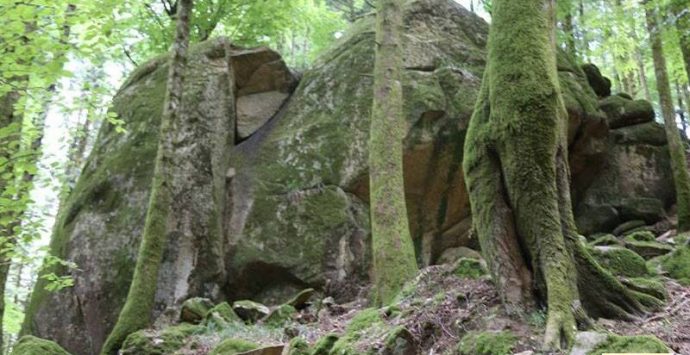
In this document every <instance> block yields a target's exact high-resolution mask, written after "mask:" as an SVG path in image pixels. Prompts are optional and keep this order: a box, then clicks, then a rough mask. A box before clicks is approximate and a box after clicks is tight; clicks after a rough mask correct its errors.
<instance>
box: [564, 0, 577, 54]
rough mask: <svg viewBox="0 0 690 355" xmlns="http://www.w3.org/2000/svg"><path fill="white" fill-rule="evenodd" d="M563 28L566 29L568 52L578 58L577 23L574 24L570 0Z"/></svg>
mask: <svg viewBox="0 0 690 355" xmlns="http://www.w3.org/2000/svg"><path fill="white" fill-rule="evenodd" d="M563 30H564V31H565V44H566V49H567V51H568V54H570V56H571V57H573V58H577V46H576V44H575V25H574V24H573V14H572V6H570V1H568V13H567V14H566V15H565V19H564V21H563Z"/></svg>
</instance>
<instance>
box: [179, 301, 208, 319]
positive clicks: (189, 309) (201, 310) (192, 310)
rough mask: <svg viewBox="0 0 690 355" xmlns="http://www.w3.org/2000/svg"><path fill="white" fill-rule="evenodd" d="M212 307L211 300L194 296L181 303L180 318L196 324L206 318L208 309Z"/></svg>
mask: <svg viewBox="0 0 690 355" xmlns="http://www.w3.org/2000/svg"><path fill="white" fill-rule="evenodd" d="M211 308H213V302H211V300H210V299H208V298H202V297H194V298H190V299H188V300H186V301H184V303H182V310H181V311H180V320H181V321H183V322H188V323H193V324H198V323H201V321H203V320H204V318H206V315H207V314H208V311H209V310H211Z"/></svg>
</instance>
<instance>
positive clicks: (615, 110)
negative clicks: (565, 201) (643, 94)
mask: <svg viewBox="0 0 690 355" xmlns="http://www.w3.org/2000/svg"><path fill="white" fill-rule="evenodd" d="M600 107H601V108H602V110H603V111H604V112H605V113H606V115H607V121H608V122H609V125H610V130H608V137H607V138H606V139H605V140H603V141H602V142H603V143H604V147H605V149H604V150H603V152H604V159H602V160H598V162H599V164H598V166H597V167H595V168H594V169H593V168H591V167H587V168H585V169H584V171H583V172H582V173H580V176H579V179H576V178H577V177H578V176H576V175H573V178H574V180H573V189H574V196H575V199H574V212H575V217H576V223H577V226H578V229H579V231H580V233H582V234H585V235H588V234H592V233H595V232H612V231H613V230H614V228H615V227H616V226H618V225H620V224H621V223H624V222H628V221H633V220H642V221H644V222H646V223H648V224H653V223H655V222H658V221H659V220H661V219H663V218H664V217H665V211H666V209H668V208H669V207H671V205H672V204H673V202H674V201H675V191H674V188H673V180H672V176H671V173H670V172H671V163H670V157H669V153H668V146H667V142H666V134H665V132H664V128H663V126H662V125H660V124H658V123H656V122H654V121H653V119H654V111H653V109H652V106H651V104H649V103H648V102H646V101H644V100H632V99H629V98H627V97H626V96H625V95H614V96H609V97H606V98H603V99H602V100H601V101H600Z"/></svg>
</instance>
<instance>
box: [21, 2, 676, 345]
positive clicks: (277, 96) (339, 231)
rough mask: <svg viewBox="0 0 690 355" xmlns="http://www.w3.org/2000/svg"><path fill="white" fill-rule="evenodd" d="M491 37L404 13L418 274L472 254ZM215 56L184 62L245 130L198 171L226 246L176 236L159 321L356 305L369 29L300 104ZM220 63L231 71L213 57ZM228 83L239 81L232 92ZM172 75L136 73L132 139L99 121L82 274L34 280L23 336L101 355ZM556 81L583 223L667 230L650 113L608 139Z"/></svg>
mask: <svg viewBox="0 0 690 355" xmlns="http://www.w3.org/2000/svg"><path fill="white" fill-rule="evenodd" d="M487 37H488V25H487V24H486V23H485V22H484V21H483V20H481V19H480V18H478V17H477V16H475V15H473V14H472V13H470V12H469V11H466V10H465V9H463V8H462V7H461V6H460V5H458V4H456V3H455V2H454V1H451V0H417V1H413V2H411V3H410V4H409V5H408V6H407V8H406V16H405V36H404V39H405V57H404V66H405V69H406V70H405V78H404V83H403V84H404V97H405V115H406V120H407V123H408V133H407V137H406V139H405V151H404V169H405V188H406V199H407V205H408V212H409V220H410V229H411V232H412V235H413V238H414V240H415V246H416V250H417V255H418V260H419V262H420V264H423V265H428V264H433V263H435V262H436V260H437V259H438V258H439V257H440V256H441V254H442V253H443V251H444V250H446V249H448V248H454V247H459V246H467V245H472V244H473V243H474V242H475V241H474V240H473V239H472V238H471V237H470V227H471V219H470V208H469V202H468V196H467V192H466V191H465V186H464V180H463V173H462V171H461V162H462V152H463V144H464V134H465V131H466V127H467V124H468V122H469V118H470V116H471V114H472V110H473V106H474V101H475V98H476V93H477V90H478V88H479V85H480V81H481V74H482V70H483V67H484V65H485V61H484V57H485V49H484V48H485V46H486V40H487ZM219 43H224V42H223V41H222V40H220V41H215V42H209V43H206V44H202V45H199V46H197V47H194V48H193V49H192V53H193V54H192V58H191V59H190V63H192V66H193V67H194V68H196V69H195V70H197V71H198V75H199V76H200V77H201V78H205V79H207V80H208V82H209V83H211V84H209V87H210V89H209V90H208V91H207V92H206V94H205V96H204V98H203V99H198V100H194V98H193V97H190V98H188V100H187V102H188V103H189V105H191V106H190V107H189V108H188V109H189V111H190V112H198V116H196V119H197V120H199V121H202V120H203V119H204V117H205V116H206V115H208V114H209V113H210V112H215V111H214V110H215V109H214V107H216V106H217V105H218V103H224V104H227V103H228V102H233V105H234V108H235V112H236V113H237V115H236V116H234V115H228V119H231V117H236V120H235V121H234V122H230V123H229V124H230V125H231V126H232V127H234V129H235V131H236V132H237V136H236V137H235V139H234V143H235V146H233V147H228V149H227V151H226V153H225V154H221V155H220V156H216V155H214V157H215V158H214V159H215V160H214V161H213V162H211V163H209V165H207V167H208V169H202V170H203V174H208V173H209V171H207V170H210V169H211V168H210V167H212V166H216V165H214V164H216V163H218V161H221V162H222V164H227V166H228V167H229V168H228V169H227V172H226V173H225V176H224V177H225V186H223V188H218V189H216V190H214V191H226V193H225V195H224V196H217V195H213V194H206V195H203V196H202V197H199V198H198V199H200V198H205V199H206V200H207V201H208V203H209V204H211V203H215V204H217V203H218V202H219V201H222V202H223V203H224V206H225V207H224V209H223V212H222V213H221V214H222V216H213V217H214V218H216V217H217V218H219V219H220V220H221V221H222V222H221V223H220V224H222V226H218V228H220V235H221V236H222V238H221V239H222V240H220V241H216V242H213V243H210V242H208V240H209V238H210V237H209V235H207V233H206V232H204V231H198V230H192V232H191V233H192V235H193V237H192V238H186V237H184V238H183V237H180V236H179V235H178V236H177V237H175V236H172V237H171V243H170V245H169V246H168V250H167V251H166V254H165V256H164V267H163V268H162V269H163V271H162V273H161V275H160V281H159V285H158V289H159V294H158V295H157V308H156V310H155V312H154V313H155V314H154V315H156V316H157V315H159V314H161V313H162V312H163V311H164V309H165V308H166V307H168V306H172V305H174V304H179V303H180V302H181V301H183V300H185V299H187V298H189V297H207V298H210V299H212V300H214V301H224V300H228V301H234V300H240V299H254V300H257V301H260V302H266V303H269V304H276V303H280V302H284V301H286V297H287V296H289V295H292V294H294V293H296V291H299V290H302V289H304V288H307V287H314V288H316V289H319V290H321V291H324V292H325V293H327V294H331V295H333V296H334V297H336V299H338V300H347V299H350V298H352V297H354V296H356V295H357V294H358V293H359V292H360V286H362V285H364V284H365V283H366V281H367V279H368V271H369V267H368V265H369V262H368V260H369V254H370V250H369V217H368V214H369V212H368V179H369V177H368V174H367V155H368V154H367V141H368V129H369V113H370V107H371V100H372V95H371V91H372V84H373V77H372V71H373V63H374V17H373V16H367V17H365V18H363V19H362V20H360V21H359V22H357V23H356V24H354V25H353V28H352V30H351V31H350V32H349V33H348V34H347V35H345V36H344V37H343V38H342V39H340V40H339V42H338V43H336V44H335V45H334V46H333V48H332V49H331V50H330V51H328V52H327V53H325V54H324V55H322V56H321V58H320V59H319V60H318V61H317V63H316V64H315V65H314V67H313V68H312V69H311V70H309V71H307V72H306V73H304V75H303V77H302V79H301V81H300V83H299V86H298V87H297V88H296V89H295V91H294V93H291V92H292V90H293V89H294V88H295V86H296V84H297V79H296V77H295V75H294V74H293V73H291V72H290V70H289V69H288V68H287V67H286V66H285V64H284V62H283V61H282V60H281V59H280V56H279V55H278V54H277V53H275V52H273V51H271V50H268V49H265V48H262V49H250V50H248V49H240V48H231V49H230V50H228V49H227V48H226V49H223V48H225V47H224V45H222V46H221V45H220V44H219ZM219 52H222V53H223V54H222V55H219V54H218V53H219ZM226 56H228V57H229V58H230V59H231V60H230V61H227V60H219V58H224V57H226ZM214 58H215V59H214ZM229 71H232V73H233V77H234V83H227V82H226V81H227V79H226V78H227V77H228V75H227V73H228V72H229ZM166 72H167V70H166V65H165V58H164V57H161V58H158V59H155V60H153V61H151V62H149V63H147V64H146V65H144V66H143V67H142V68H140V69H139V70H137V71H136V72H135V73H134V74H132V77H131V78H130V79H129V80H128V82H127V83H126V84H125V85H124V87H123V88H122V89H121V90H120V92H119V93H118V95H117V97H116V99H115V110H116V112H117V113H118V114H119V115H120V117H121V118H122V119H123V120H124V121H125V122H126V124H127V130H128V133H126V134H119V133H117V132H115V131H114V130H113V129H112V128H111V127H107V126H105V127H104V128H103V129H102V130H101V132H100V135H99V139H98V142H97V144H96V148H95V150H94V152H93V153H92V155H91V157H90V159H89V161H88V163H87V165H86V168H85V169H84V172H83V174H82V176H81V178H80V180H79V182H78V184H77V186H76V187H75V190H74V191H73V192H72V194H71V196H70V197H69V199H68V200H67V203H66V204H65V205H64V206H63V208H62V209H61V212H60V218H59V220H58V224H57V225H56V227H55V233H54V236H53V241H52V245H51V248H52V252H53V253H54V254H55V255H57V256H60V257H62V258H64V259H67V260H71V261H74V262H76V263H77V264H78V265H79V269H77V270H57V271H59V272H68V273H70V274H71V275H72V276H73V277H74V279H75V286H74V287H72V288H67V289H63V290H61V291H60V292H57V293H54V294H48V293H45V292H43V291H42V288H41V287H42V285H40V284H39V285H38V286H37V290H36V292H34V296H33V297H32V302H31V306H30V309H29V312H28V313H29V315H28V318H27V319H28V321H27V323H26V326H25V328H26V330H27V331H30V332H32V333H34V334H36V335H39V336H41V337H44V338H50V339H55V340H56V341H58V342H59V343H60V344H61V345H63V346H64V347H65V348H66V349H67V350H69V351H71V352H73V353H75V354H90V353H96V352H97V351H98V349H99V348H100V345H101V343H102V342H103V340H104V338H105V336H106V335H107V332H108V331H109V329H110V328H111V327H112V325H113V323H114V321H115V319H116V317H117V314H118V312H119V310H120V307H121V306H122V304H123V303H124V298H125V296H126V294H127V288H128V286H129V282H130V280H131V274H132V271H133V267H134V263H135V257H136V252H137V247H138V245H139V240H140V235H141V231H142V229H143V224H144V218H145V213H146V206H147V204H146V203H147V199H148V194H149V188H150V178H151V174H152V170H153V160H154V157H155V154H156V141H157V135H158V124H159V119H160V114H161V109H162V106H163V105H162V102H163V95H164V88H165V73H166ZM559 76H560V79H561V87H562V88H563V91H564V96H565V102H566V106H567V109H568V113H569V117H570V124H569V143H570V152H571V156H570V163H571V170H572V174H573V195H574V203H575V206H576V212H577V217H578V224H579V226H580V228H582V229H583V231H584V232H586V233H590V232H594V231H610V230H613V228H614V227H615V226H616V225H618V224H620V222H624V219H628V218H629V217H630V218H629V219H643V220H645V221H648V222H649V223H651V222H653V221H654V220H656V219H658V218H660V216H658V215H659V213H661V214H663V209H664V208H666V207H668V206H669V205H670V204H671V202H672V196H673V191H672V184H671V182H670V174H668V173H667V172H668V171H669V168H668V154H667V153H666V147H665V137H664V136H663V135H660V134H658V132H659V129H660V127H659V126H658V125H657V124H656V123H653V122H648V121H649V120H648V119H647V118H645V119H644V120H642V119H637V120H636V119H633V120H629V121H626V122H632V123H637V122H646V123H642V124H635V125H632V126H630V125H627V126H622V127H621V128H617V129H614V130H610V129H609V125H608V122H610V116H609V117H607V116H605V115H604V113H603V112H602V111H600V110H599V101H598V100H599V99H598V98H597V95H596V94H595V93H594V91H593V89H592V87H591V86H590V84H589V83H588V78H587V76H586V75H585V73H584V72H583V71H582V70H581V69H580V68H579V67H577V66H576V65H575V64H573V63H571V62H570V61H569V60H568V59H567V58H565V56H559ZM196 82H200V81H199V80H196ZM603 82H605V80H603ZM221 84H223V85H229V84H232V85H230V86H231V87H232V88H233V91H234V94H233V95H229V94H228V93H227V91H223V90H212V88H215V87H217V86H218V85H221ZM600 91H601V90H600ZM605 91H606V90H603V91H602V92H605ZM235 98H236V100H235ZM646 114H648V112H647V113H646ZM645 117H647V116H645ZM209 130H210V129H209ZM207 131H208V130H207ZM207 131H203V130H202V131H200V132H192V133H191V134H192V135H196V136H191V138H192V139H193V138H194V137H197V138H198V139H199V142H200V144H206V138H205V137H207V136H206V135H205V134H208V132H207ZM647 132H652V133H654V134H651V135H650V134H647ZM661 133H663V129H662V130H661ZM214 181H216V182H215V183H216V184H218V182H217V180H214ZM657 196H661V198H658V197H657ZM198 199H197V200H198ZM649 206H652V207H649ZM657 207H658V208H657ZM633 217H634V218H633ZM209 218H211V216H209ZM142 316H144V315H142Z"/></svg>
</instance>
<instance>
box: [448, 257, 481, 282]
mask: <svg viewBox="0 0 690 355" xmlns="http://www.w3.org/2000/svg"><path fill="white" fill-rule="evenodd" d="M453 273H454V274H455V276H457V277H461V278H468V279H478V278H480V277H482V276H484V275H486V270H485V269H484V266H483V265H482V262H481V261H480V260H477V259H470V258H460V260H458V262H457V263H456V266H455V270H454V272H453Z"/></svg>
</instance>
